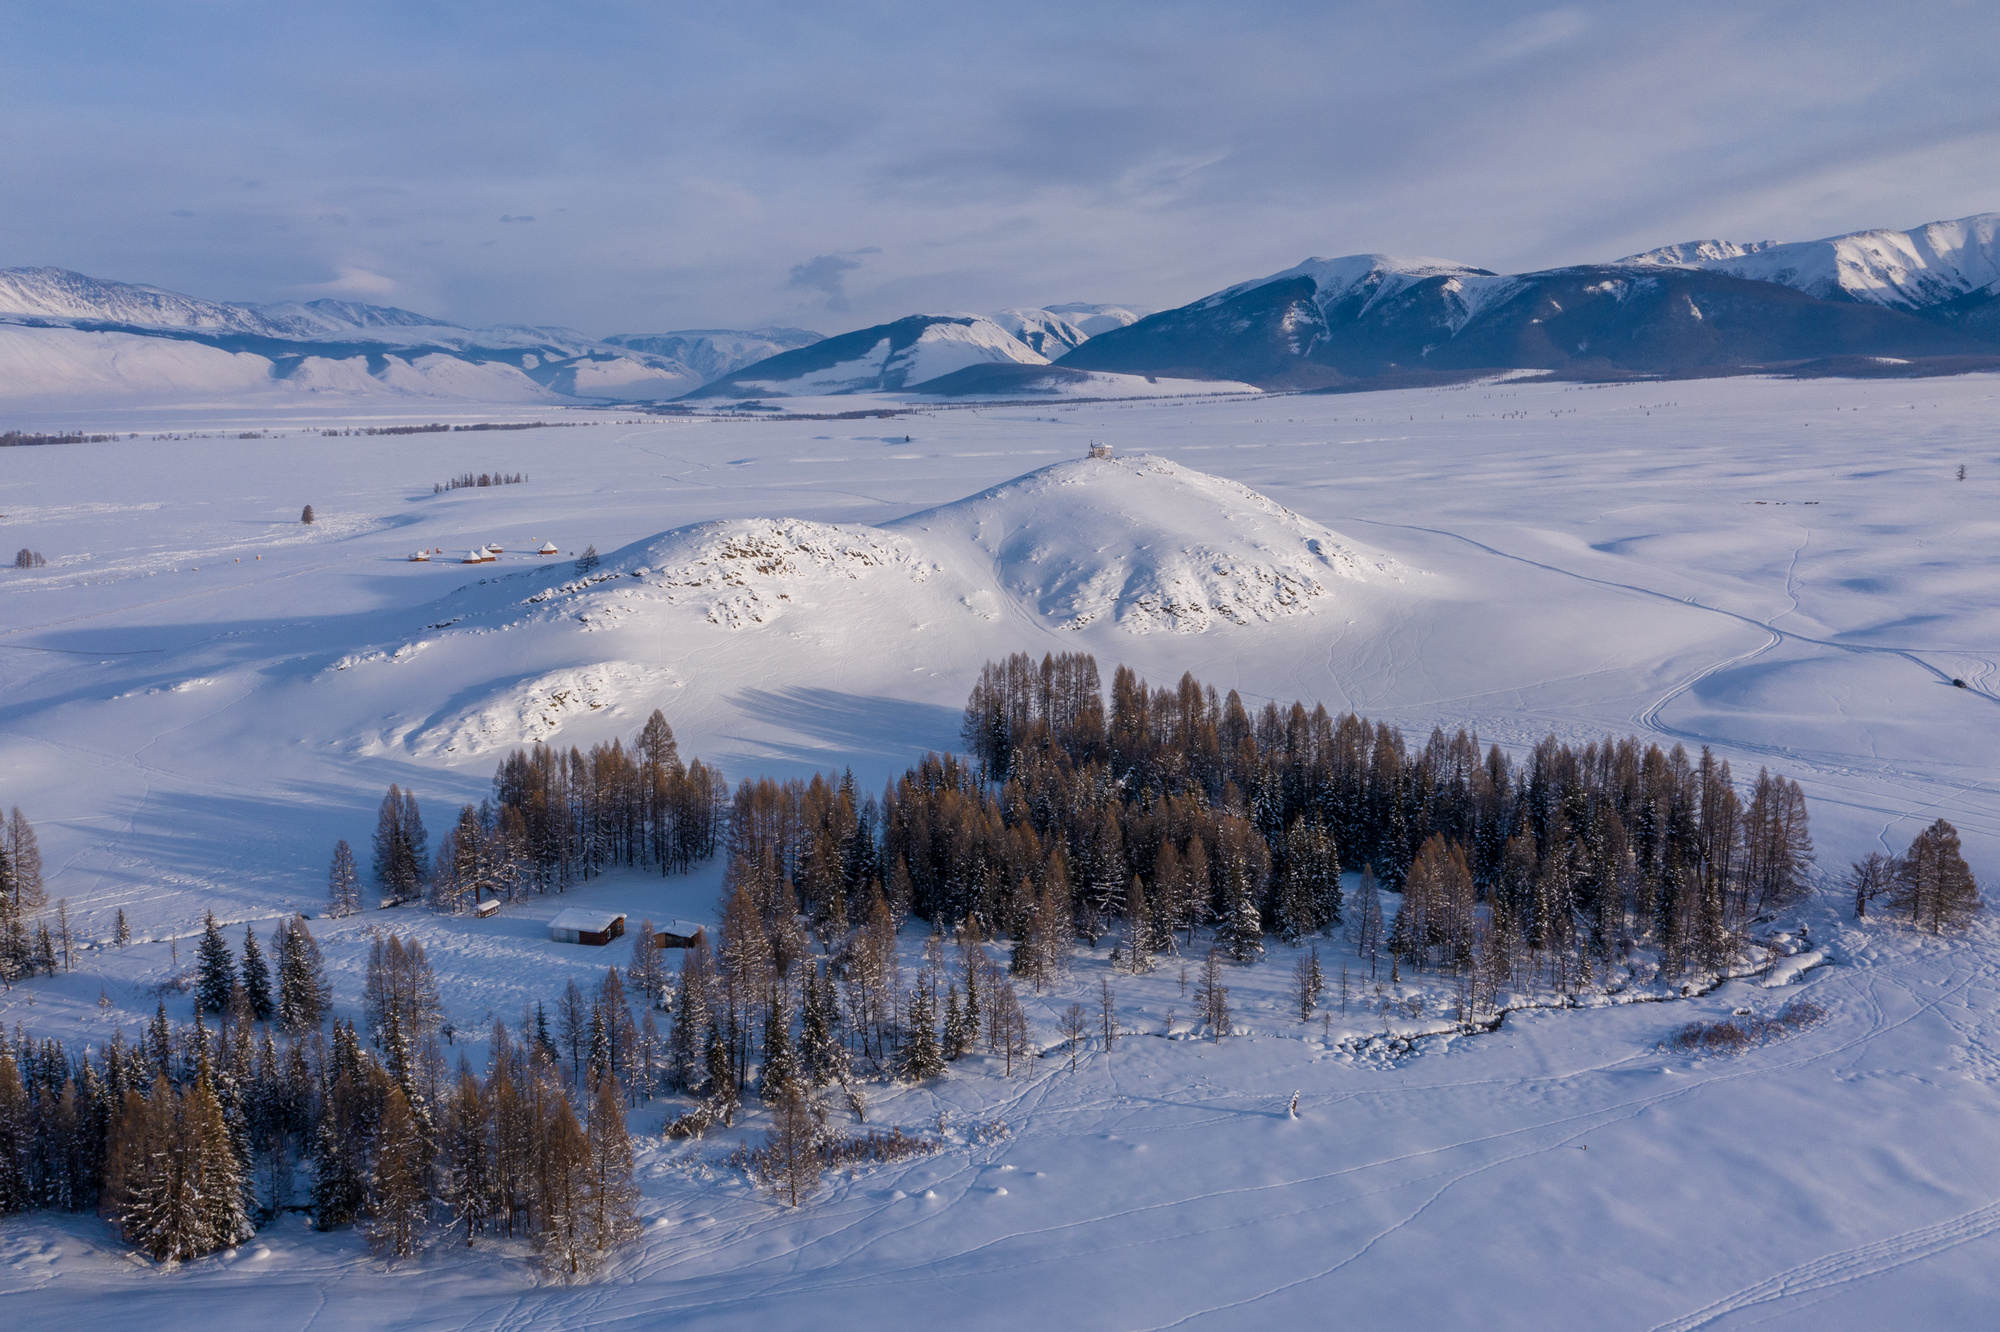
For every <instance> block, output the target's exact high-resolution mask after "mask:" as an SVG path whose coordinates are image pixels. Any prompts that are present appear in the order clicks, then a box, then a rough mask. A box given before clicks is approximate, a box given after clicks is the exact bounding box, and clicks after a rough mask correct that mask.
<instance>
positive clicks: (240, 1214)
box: [180, 1069, 257, 1252]
mask: <svg viewBox="0 0 2000 1332" xmlns="http://www.w3.org/2000/svg"><path fill="white" fill-rule="evenodd" d="M180 1150H181V1152H182V1153H183V1155H184V1156H185V1157H187V1158H188V1159H190V1160H191V1161H192V1162H193V1163H194V1167H195V1169H196V1171H197V1172H198V1173H197V1175H196V1179H195V1197H196V1199H197V1206H198V1208H199V1216H200V1226H201V1237H202V1242H203V1243H204V1244H205V1245H206V1246H207V1247H206V1248H205V1249H203V1250H202V1252H210V1251H213V1250H215V1249H227V1248H233V1247H235V1246H236V1245H238V1244H241V1243H242V1242H243V1241H244V1240H247V1239H249V1238H250V1237H251V1236H252V1235H254V1234H255V1233H256V1232H257V1228H256V1227H255V1226H253V1225H251V1224H250V1216H249V1212H248V1208H247V1205H246V1200H247V1199H248V1198H249V1197H250V1190H249V1187H248V1185H249V1181H248V1180H247V1179H246V1178H245V1177H244V1171H243V1164H242V1163H243V1157H244V1155H245V1153H244V1151H243V1149H242V1148H241V1147H239V1145H238V1144H237V1143H235V1142H233V1141H232V1140H231V1135H230V1132H229V1128H228V1125H227V1124H226V1123H225V1122H224V1119H223V1113H222V1104H221V1102H220V1101H219V1100H217V1098H216V1094H215V1087H214V1083H213V1082H212V1081H211V1079H210V1077H209V1076H208V1074H207V1072H206V1070H205V1069H204V1071H203V1072H202V1073H201V1074H200V1075H198V1076H197V1077H196V1078H195V1081H194V1085H193V1086H192V1087H189V1088H188V1090H187V1092H186V1093H185V1094H184V1096H183V1097H182V1104H181V1147H180Z"/></svg>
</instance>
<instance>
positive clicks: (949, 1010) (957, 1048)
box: [944, 984, 971, 1061]
mask: <svg viewBox="0 0 2000 1332" xmlns="http://www.w3.org/2000/svg"><path fill="white" fill-rule="evenodd" d="M969 1049H971V1041H970V1040H969V1039H968V1038H967V1036H966V1034H965V1010H964V1009H962V1008H961V1007H960V1006H959V1003H958V986H957V985H956V984H951V985H948V986H946V988H945V992H944V1057H945V1059H946V1060H947V1061H949V1060H954V1059H957V1058H959V1057H960V1056H961V1055H963V1054H965V1052H966V1051H967V1050H969Z"/></svg>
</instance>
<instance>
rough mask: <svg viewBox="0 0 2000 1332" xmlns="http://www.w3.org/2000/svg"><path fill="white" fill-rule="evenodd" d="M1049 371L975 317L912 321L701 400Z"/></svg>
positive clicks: (793, 359)
mask: <svg viewBox="0 0 2000 1332" xmlns="http://www.w3.org/2000/svg"><path fill="white" fill-rule="evenodd" d="M996 363H1012V364H1016V365H1046V364H1048V358H1047V357H1045V356H1041V355H1038V354H1037V353H1035V352H1033V351H1031V350H1029V349H1028V347H1027V346H1026V345H1024V344H1023V343H1022V342H1021V341H1020V340H1019V339H1017V338H1015V337H1014V336H1013V335H1012V334H1011V333H1009V332H1008V331H1007V330H1006V329H1004V328H1002V327H1000V325H998V324H996V323H994V322H993V321H992V320H990V319H988V318H986V317H985V316H984V315H972V314H934V315H911V316H909V317H908V318H905V319H898V320H896V321H895V322H894V323H889V324H878V325H876V326H874V327H873V328H864V329H858V330H856V331H855V332H853V333H843V334H841V335H840V336H838V337H832V338H828V339H826V340H825V341H823V342H816V343H814V344H813V345H812V346H810V347H804V348H801V349H799V350H797V351H789V352H784V353H781V354H780V355H777V356H773V357H770V358H769V359H767V360H763V361H759V362H758V363H756V364H755V365H751V366H747V367H745V368H744V369H741V370H738V371H736V372H735V373H734V374H730V375H725V376H723V377H722V378H721V379H719V380H717V381H716V382H715V383H713V384H710V385H708V386H707V387H705V388H703V389H702V390H701V391H700V393H699V394H697V395H695V396H699V397H731V398H761V397H817V396H822V395H827V394H845V393H880V392H895V391H897V390H900V389H905V388H914V387H916V386H917V385H919V384H922V383H924V382H925V381H926V380H932V379H937V378H939V377H940V376H943V375H948V374H950V373H952V372H953V371H955V370H963V369H965V368H966V367H967V366H972V365H986V364H996Z"/></svg>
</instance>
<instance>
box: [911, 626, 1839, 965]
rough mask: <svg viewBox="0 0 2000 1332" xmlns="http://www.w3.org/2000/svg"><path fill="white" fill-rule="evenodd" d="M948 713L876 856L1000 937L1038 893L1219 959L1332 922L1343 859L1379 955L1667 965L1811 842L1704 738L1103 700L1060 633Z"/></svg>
mask: <svg viewBox="0 0 2000 1332" xmlns="http://www.w3.org/2000/svg"><path fill="white" fill-rule="evenodd" d="M963 734H964V739H965V742H966V746H967V749H968V750H969V751H970V752H971V753H972V755H973V756H974V758H975V759H976V760H977V763H978V768H977V769H976V770H975V769H973V768H970V767H968V766H966V765H964V764H961V763H959V762H957V761H956V760H954V759H952V758H949V757H945V758H938V757H935V756H932V757H927V758H926V759H925V760H924V761H923V762H922V763H921V764H920V765H919V766H918V767H917V768H916V769H915V770H913V771H912V772H911V773H910V774H909V775H908V776H907V777H905V778H904V779H903V780H902V781H900V782H898V783H897V784H895V785H894V786H893V787H892V788H891V790H890V791H889V793H888V794H887V796H885V798H884V805H883V811H882V815H881V817H882V822H883V829H884V834H883V840H882V846H881V849H880V852H879V855H880V858H881V860H882V861H883V862H884V863H887V864H889V865H890V866H891V869H890V871H889V879H890V882H892V883H897V884H901V883H904V882H907V885H908V888H907V891H908V894H909V897H908V900H909V903H910V909H911V910H912V911H913V912H914V913H915V914H917V915H919V916H922V917H924V918H926V919H931V920H934V921H938V922H942V923H944V924H947V925H948V924H953V923H956V922H959V921H964V920H972V921H976V922H978V924H979V928H981V929H982V930H985V931H989V932H1005V933H1009V934H1012V935H1014V936H1016V937H1017V938H1032V937H1033V936H1034V935H1035V934H1036V933H1037V931H1040V930H1045V929H1047V928H1050V926H1049V925H1048V924H1047V923H1046V921H1045V917H1046V916H1047V915H1048V909H1047V908H1046V907H1045V906H1044V905H1043V902H1042V898H1043V897H1045V896H1046V895H1048V894H1049V893H1050V892H1054V894H1055V896H1056V897H1057V898H1058V899H1059V900H1058V901H1057V903H1056V908H1057V910H1056V916H1057V928H1059V929H1062V930H1068V929H1072V928H1073V929H1074V931H1075V932H1077V933H1079V934H1082V935H1083V936H1084V937H1086V938H1095V937H1096V936H1097V934H1099V933H1100V932H1102V930H1103V929H1104V928H1105V924H1104V922H1105V921H1106V920H1107V919H1108V918H1109V917H1111V916H1113V915H1117V914H1127V915H1128V919H1127V921H1126V924H1127V926H1128V931H1129V933H1130V934H1131V935H1132V936H1133V937H1134V938H1135V939H1136V940H1137V941H1138V943H1139V945H1140V947H1141V948H1142V949H1154V950H1157V949H1160V948H1164V947H1168V946H1171V944H1172V941H1173V940H1174V939H1175V938H1176V937H1180V938H1182V939H1185V940H1191V939H1192V937H1193V931H1194V929H1195V928H1196V927H1197V926H1199V925H1201V924H1204V923H1212V924H1214V925H1215V926H1216V929H1217V933H1218V936H1219V939H1220V941H1221V943H1222V945H1223V946H1224V947H1225V949H1226V950H1227V951H1228V952H1229V953H1231V954H1232V955H1233V956H1235V957H1237V958H1239V959H1240V958H1243V957H1245V956H1247V955H1248V954H1249V953H1250V952H1252V951H1254V949H1255V948H1256V946H1257V940H1258V937H1259V936H1260V935H1261V934H1262V933H1263V932H1265V931H1269V930H1273V929H1276V930H1278V931H1280V932H1282V933H1284V934H1286V935H1287V936H1289V937H1291V938H1294V939H1296V938H1299V937H1302V936H1303V935H1306V934H1310V933H1314V932H1317V931H1320V930H1324V929H1326V928H1328V927H1330V926H1331V925H1333V924H1336V923H1340V922H1341V921H1342V920H1343V918H1344V917H1345V916H1346V915H1347V914H1348V910H1349V908H1348V904H1346V903H1345V902H1343V901H1342V899H1341V894H1340V889H1339V877H1338V876H1339V871H1340V868H1341V866H1342V865H1343V864H1344V865H1346V866H1347V867H1349V868H1356V867H1366V868H1367V869H1368V871H1369V877H1370V878H1371V879H1372V880H1374V881H1377V882H1379V884H1380V885H1381V886H1382V887H1383V888H1386V889H1388V890H1390V891H1397V892H1403V893H1404V901H1403V906H1402V910H1401V911H1400V912H1399V913H1398V914H1397V917H1396V920H1395V922H1394V928H1393V930H1391V931H1390V932H1389V934H1388V936H1387V937H1385V938H1381V939H1380V940H1379V941H1370V943H1369V944H1368V947H1369V948H1370V949H1371V950H1372V949H1376V948H1379V949H1381V950H1384V951H1386V952H1387V953H1388V954H1389V958H1388V960H1390V961H1391V962H1393V963H1395V964H1397V965H1399V966H1407V967H1411V968H1413V969H1418V970H1429V969H1435V970H1440V971H1444V972H1447V973H1451V974H1461V973H1469V972H1470V971H1472V970H1473V969H1474V968H1475V966H1476V967H1477V968H1478V969H1479V970H1480V971H1481V972H1482V973H1483V975H1484V976H1485V977H1486V978H1487V979H1488V980H1489V981H1490V982H1492V983H1498V982H1500V981H1503V980H1506V979H1509V978H1515V977H1521V976H1529V977H1534V976H1540V977H1545V978H1546V979H1547V980H1548V981H1549V982H1550V983H1552V984H1554V985H1556V986H1558V987H1565V988H1567V987H1574V986H1577V985H1581V984H1587V983H1589V981H1590V978H1591V976H1592V974H1593V973H1594V972H1596V971H1601V970H1602V968H1604V967H1605V966H1606V965H1608V964H1609V963H1610V962H1611V961H1612V960H1613V959H1614V958H1616V957H1619V956H1622V955H1623V954H1625V953H1626V952H1628V951H1629V950H1630V949H1632V948H1633V947H1634V946H1635V945H1637V944H1639V943H1642V942H1643V943H1647V944H1650V945H1652V946H1653V947H1655V948H1656V949H1657V950H1658V952H1659V956H1660V960H1661V967H1662V971H1663V972H1664V973H1665V974H1666V975H1668V976H1676V975H1681V974H1684V973H1689V972H1695V971H1713V970H1716V969H1719V968H1721V967H1723V966H1725V965H1726V964H1727V963H1728V961H1729V959H1730V958H1731V957H1733V956H1734V954H1735V952H1736V950H1737V948H1738V946H1739V944H1740V942H1741V941H1742V938H1743V936H1744V933H1745V931H1746V930H1747V928H1748V927H1749V926H1750V924H1751V923H1752V922H1753V921H1755V920H1756V919H1758V918H1759V917H1762V916H1766V915H1768V914H1770V913H1772V912H1774V911H1776V910H1778V909H1779V908H1781V907H1784V906H1786V905H1788V904H1790V903H1792V902H1795V901H1796V900H1798V899H1799V898H1800V897H1802V896H1803V895H1804V894H1805V892H1806V891H1807V873H1808V871H1809V869H1810V867H1811V865H1812V861H1813V852H1812V842H1811V838H1810V835H1809V832H1808V829H1807V821H1806V809H1805V799H1804V795H1803V793H1802V792H1801V791H1800V789H1799V787H1798V785H1797V783H1795V782H1792V781H1789V780H1787V779H1785V778H1783V777H1779V776H1774V775H1773V774H1771V773H1770V772H1768V771H1760V772H1759V773H1758V775H1757V778H1756V780H1755V782H1754V783H1752V784H1751V785H1750V787H1749V789H1748V791H1747V792H1744V791H1739V789H1738V788H1737V786H1736V783H1735V781H1734V779H1733V777H1732V774H1731V773H1730V770H1729V765H1728V763H1727V762H1726V761H1724V760H1722V759H1719V758H1717V757H1716V756H1715V755H1714V754H1713V753H1711V752H1710V751H1708V750H1706V749H1704V750H1703V751H1702V752H1701V753H1700V754H1699V755H1698V756H1696V755H1690V754H1688V753H1687V752H1686V751H1685V750H1684V749H1682V748H1681V747H1680V746H1675V747H1674V748H1672V749H1671V750H1665V751H1663V750H1661V749H1660V747H1659V746H1657V745H1647V744H1644V743H1642V742H1641V741H1639V740H1637V739H1632V738H1628V739H1610V738H1607V739H1605V740H1602V741H1596V742H1591V743H1588V744H1585V745H1583V746H1581V747H1578V746H1574V745H1570V744H1566V743H1564V742H1562V741H1560V740H1558V739H1556V738H1555V737H1553V736H1551V737H1549V738H1548V739H1545V740H1543V741H1542V742H1541V743H1540V744H1538V745H1537V746H1536V747H1535V749H1534V750H1533V752H1532V753H1530V754H1529V755H1527V756H1526V757H1525V758H1523V759H1521V760H1518V761H1517V760H1514V759H1510V758H1509V757H1508V756H1507V755H1506V754H1505V753H1503V752H1502V751H1501V750H1500V748H1499V747H1498V746H1493V747H1490V748H1488V749H1486V750H1484V751H1482V749H1481V748H1480V745H1479V742H1478V740H1477V738H1476V737H1474V736H1472V735H1469V734H1467V733H1466V732H1464V731H1462V730H1461V731H1459V732H1456V733H1455V734H1450V735H1447V734H1446V733H1445V732H1444V731H1443V730H1442V729H1434V730H1433V731H1432V732H1431V734H1430V736H1429V737H1428V738H1427V739H1426V740H1425V742H1424V743H1423V745H1422V746H1421V747H1413V746H1412V745H1411V744H1409V743H1408V742H1407V741H1406V740H1405V738H1404V736H1403V734H1402V732H1401V731H1400V730H1398V729H1397V728H1395V727H1394V726H1391V725H1388V724H1386V723H1372V722H1370V721H1369V720H1367V719H1366V718H1363V717H1360V716H1356V715H1354V714H1351V713H1350V714H1348V715H1346V716H1343V717H1335V716H1333V715H1331V714H1329V713H1328V712H1327V711H1326V709H1325V708H1324V707H1312V708H1308V707H1307V706H1306V705H1305V704H1303V703H1293V704H1292V705H1290V706H1289V707H1282V706H1280V705H1279V704H1277V703H1267V704H1265V705H1264V706H1263V707H1262V708H1261V709H1259V710H1258V711H1257V712H1256V713H1255V714H1254V715H1253V714H1252V712H1251V711H1250V710H1249V709H1247V708H1246V707H1245V706H1244V705H1243V702H1242V700H1241V699H1240V698H1239V697H1238V696H1237V694H1236V693H1235V692H1234V691H1231V692H1230V693H1228V694H1227V695H1218V693H1217V692H1216V690H1215V689H1214V688H1213V687H1208V686H1204V685H1202V684H1201V683H1200V682H1199V681H1197V680H1195V679H1194V678H1193V677H1192V676H1186V675H1184V676H1183V677H1182V678H1181V680H1180V681H1179V683H1178V684H1177V685H1175V686H1174V687H1173V688H1171V689H1169V688H1157V687H1153V686H1149V685H1148V684H1147V683H1146V682H1145V681H1143V680H1141V679H1139V678H1138V676H1136V675H1135V674H1134V673H1133V672H1132V671H1130V670H1129V669H1126V668H1123V667H1121V668H1119V669H1118V671H1117V672H1116V673H1115V675H1114V676H1113V678H1112V682H1111V690H1110V698H1109V705H1108V706H1106V703H1105V700H1104V698H1103V695H1102V692H1101V689H1100V685H1099V677H1098V671H1097V664H1096V662H1095V661H1094V660H1092V659H1091V658H1090V657H1088V656H1084V655H1080V654H1066V655H1063V656H1049V657H1044V658H1043V659H1042V661H1041V662H1039V663H1037V662H1035V661H1033V660H1032V659H1030V658H1029V657H1027V656H1025V655H1016V656H1014V657H1010V658H1008V659H1007V660H1006V661H1000V662H990V663H988V664H987V666H986V667H985V669H984V670H983V671H982V672H981V675H980V680H979V683H978V684H977V685H976V686H975V687H974V689H973V691H972V695H971V698H970V699H969V700H968V702H967V704H966V709H965V722H964V731H963ZM892 896H894V894H893V893H892ZM1135 902H1143V903H1144V911H1143V913H1142V918H1140V919H1138V920H1132V919H1129V912H1130V904H1131V903H1135ZM1364 914H1365V913H1364ZM1361 924H1362V928H1363V929H1364V931H1365V930H1366V929H1367V928H1368V926H1367V924H1366V922H1362V923H1361ZM1376 928H1377V930H1378V932H1379V926H1377V927H1376Z"/></svg>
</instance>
